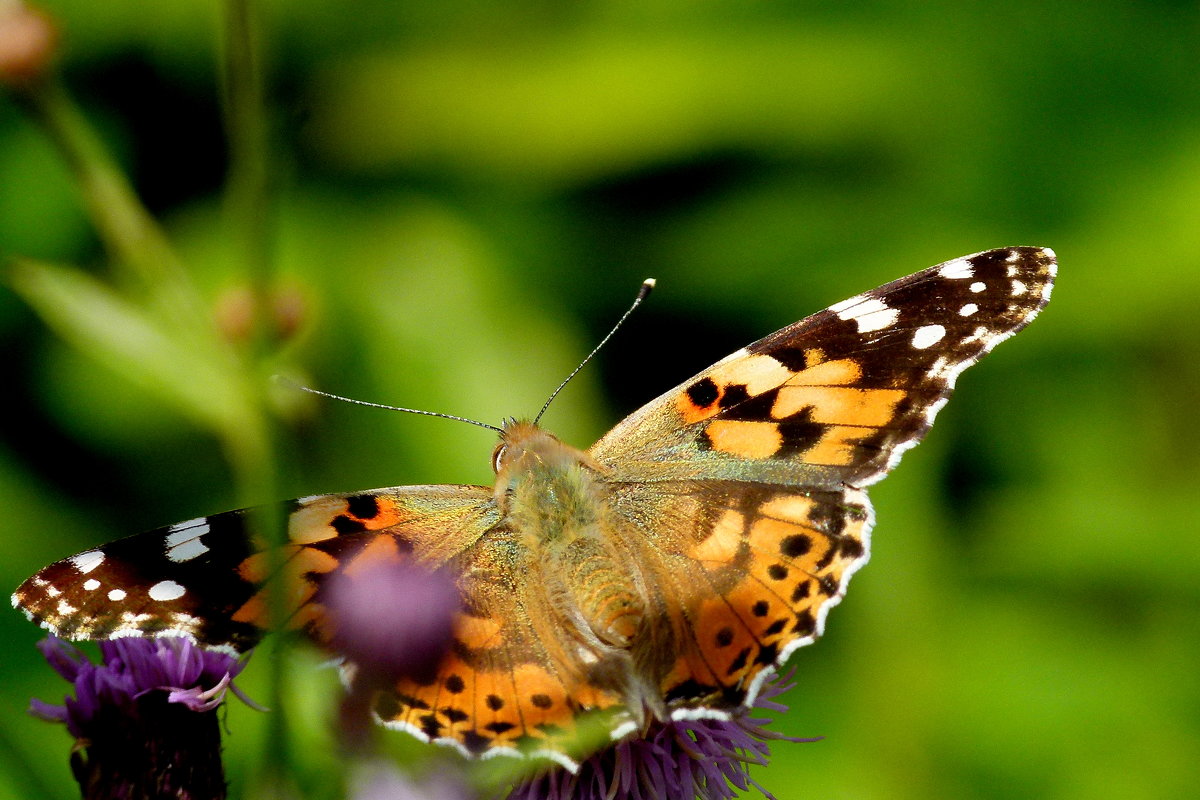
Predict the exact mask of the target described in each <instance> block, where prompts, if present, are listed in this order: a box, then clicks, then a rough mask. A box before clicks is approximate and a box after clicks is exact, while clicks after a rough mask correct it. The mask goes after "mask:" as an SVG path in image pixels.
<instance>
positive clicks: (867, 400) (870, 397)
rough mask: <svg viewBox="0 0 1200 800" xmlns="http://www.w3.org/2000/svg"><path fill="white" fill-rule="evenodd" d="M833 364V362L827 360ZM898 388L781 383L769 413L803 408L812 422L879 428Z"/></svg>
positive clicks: (888, 419)
mask: <svg viewBox="0 0 1200 800" xmlns="http://www.w3.org/2000/svg"><path fill="white" fill-rule="evenodd" d="M829 363H833V362H829ZM904 396H905V392H904V391H903V390H901V389H853V388H850V387H848V386H790V385H789V386H784V387H781V388H780V390H779V394H778V395H777V396H776V398H775V405H773V406H772V407H771V416H772V417H774V418H775V419H783V418H784V417H790V416H791V415H792V414H796V413H798V412H800V411H802V410H804V409H805V408H811V409H812V421H813V422H817V423H821V424H823V425H861V426H864V427H871V428H880V427H883V426H884V425H886V424H888V423H889V422H891V421H892V418H893V417H894V416H895V415H896V405H897V404H898V403H899V402H900V401H901V400H903V399H904Z"/></svg>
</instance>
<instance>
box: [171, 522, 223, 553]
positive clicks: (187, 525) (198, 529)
mask: <svg viewBox="0 0 1200 800" xmlns="http://www.w3.org/2000/svg"><path fill="white" fill-rule="evenodd" d="M210 530H212V528H210V527H209V525H208V520H207V519H205V518H204V517H197V518H196V519H189V520H188V521H187V522H180V523H179V524H177V525H172V526H171V527H170V528H168V529H167V531H168V532H167V538H166V543H167V547H174V546H175V545H177V544H182V543H183V542H186V541H187V540H188V539H199V538H200V537H201V536H203V535H204V534H206V533H208V532H209V531H210Z"/></svg>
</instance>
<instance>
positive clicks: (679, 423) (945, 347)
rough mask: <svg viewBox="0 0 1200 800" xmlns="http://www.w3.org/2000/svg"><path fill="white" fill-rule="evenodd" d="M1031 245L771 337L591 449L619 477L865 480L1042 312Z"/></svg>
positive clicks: (1043, 258) (848, 305)
mask: <svg viewBox="0 0 1200 800" xmlns="http://www.w3.org/2000/svg"><path fill="white" fill-rule="evenodd" d="M1055 268H1056V263H1055V258H1054V254H1053V252H1052V251H1050V250H1048V249H1043V248H1034V247H1014V248H1007V249H1002V250H990V251H987V252H984V253H978V254H976V255H973V256H965V257H963V258H959V259H955V260H953V261H948V262H945V263H943V264H939V265H938V266H935V267H931V268H929V269H927V270H924V271H922V272H918V273H916V274H915V275H911V276H909V277H907V278H903V279H901V280H898V281H895V282H893V283H889V284H887V285H885V286H882V287H880V288H878V289H875V290H873V291H870V292H867V293H865V294H862V295H857V296H855V297H852V298H850V299H849V300H845V301H843V302H841V303H838V304H836V305H834V306H831V307H830V308H828V309H826V310H824V311H821V312H819V313H817V314H814V315H813V316H811V317H808V318H806V319H804V320H801V321H800V322H797V323H795V324H793V325H790V326H788V327H786V328H784V329H782V330H780V331H777V332H776V333H773V334H771V335H770V336H767V337H766V338H764V339H761V340H759V341H758V342H755V343H754V344H752V345H750V346H748V347H746V348H743V349H742V350H739V351H738V352H736V353H734V354H732V355H730V356H729V357H727V358H725V359H723V360H722V361H720V362H719V363H717V364H716V365H714V366H713V367H711V368H710V369H708V370H706V371H705V372H702V373H701V374H700V375H697V376H696V377H695V378H692V379H691V380H689V381H687V382H686V383H684V384H682V385H681V386H679V387H677V388H676V389H673V390H671V391H670V392H667V393H666V394H664V395H663V396H661V397H659V398H658V399H657V400H654V401H653V402H651V403H649V404H648V405H646V406H644V407H643V408H641V409H640V410H638V411H637V412H635V413H634V414H632V415H630V416H629V417H628V418H627V419H626V420H625V421H623V422H622V423H621V424H620V425H618V426H617V427H616V428H614V429H613V430H612V431H611V432H610V433H609V434H608V435H606V436H605V437H604V438H603V439H601V440H600V441H599V442H597V443H596V445H595V446H593V448H592V449H591V450H590V451H589V452H590V454H591V455H592V456H593V457H594V458H596V459H597V460H598V461H600V462H601V463H604V464H605V465H606V466H609V467H610V468H611V469H612V470H613V474H614V476H615V477H616V478H617V479H619V480H624V479H627V478H628V479H630V480H637V479H642V480H646V479H656V480H669V479H672V478H688V477H691V478H722V477H730V476H731V475H734V476H736V477H738V478H739V479H741V480H748V481H781V482H785V483H793V484H797V485H811V486H829V487H836V486H839V485H841V484H842V483H847V484H850V485H855V486H863V485H867V484H870V483H872V482H874V481H876V480H879V479H880V478H881V477H883V475H884V474H886V472H887V470H888V469H890V468H891V467H892V466H894V465H895V463H896V461H897V460H898V459H899V456H900V455H901V454H902V453H903V452H904V451H905V450H907V449H908V448H910V447H912V446H913V445H915V444H917V443H918V442H919V441H920V440H921V437H922V436H924V434H925V433H926V432H927V431H928V430H929V426H930V425H931V424H932V421H933V417H934V415H935V414H936V413H937V411H938V410H939V409H940V408H941V407H942V405H944V403H945V400H946V398H947V397H948V396H949V395H950V393H951V391H952V390H953V388H954V381H955V379H956V378H957V376H958V374H959V373H961V372H962V371H963V370H964V369H966V368H967V367H969V366H970V365H971V364H973V363H975V362H976V361H978V360H979V359H980V358H981V357H982V356H983V355H984V354H985V353H986V352H987V351H988V350H990V349H991V348H992V347H994V346H995V345H996V344H997V343H999V342H1000V341H1003V340H1004V339H1006V338H1008V337H1009V336H1012V335H1013V334H1014V333H1016V332H1017V331H1019V330H1020V329H1021V328H1023V327H1024V326H1025V325H1026V324H1028V323H1029V321H1030V320H1032V319H1033V317H1034V316H1036V315H1037V313H1038V312H1039V311H1040V310H1041V309H1042V307H1043V306H1045V304H1046V302H1047V301H1048V299H1049V296H1050V288H1051V285H1052V283H1053V278H1054V273H1055Z"/></svg>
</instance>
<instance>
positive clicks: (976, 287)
mask: <svg viewBox="0 0 1200 800" xmlns="http://www.w3.org/2000/svg"><path fill="white" fill-rule="evenodd" d="M968 288H970V290H971V291H972V292H974V293H975V294H979V293H980V292H982V291H983V290H984V289H986V288H987V284H986V283H984V282H983V281H975V282H974V283H972V284H971V285H970V287H968Z"/></svg>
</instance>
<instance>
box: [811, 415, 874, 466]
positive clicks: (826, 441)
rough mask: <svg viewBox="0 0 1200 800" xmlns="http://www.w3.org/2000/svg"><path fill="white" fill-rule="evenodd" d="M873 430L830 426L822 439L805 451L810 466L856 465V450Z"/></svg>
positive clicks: (823, 433) (848, 426) (822, 435)
mask: <svg viewBox="0 0 1200 800" xmlns="http://www.w3.org/2000/svg"><path fill="white" fill-rule="evenodd" d="M871 430H872V429H871V428H860V427H855V426H850V425H830V426H829V427H828V428H826V429H825V430H824V431H823V432H822V433H821V439H820V441H818V442H817V443H816V444H814V445H813V446H812V447H810V448H808V449H807V450H805V451H804V461H805V462H806V463H808V464H814V465H823V466H831V467H844V466H846V465H848V464H852V463H854V459H855V457H856V456H855V448H857V447H858V445H859V443H860V442H861V441H862V438H863V437H864V436H866V435H868V434H869V433H870V431H871Z"/></svg>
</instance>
